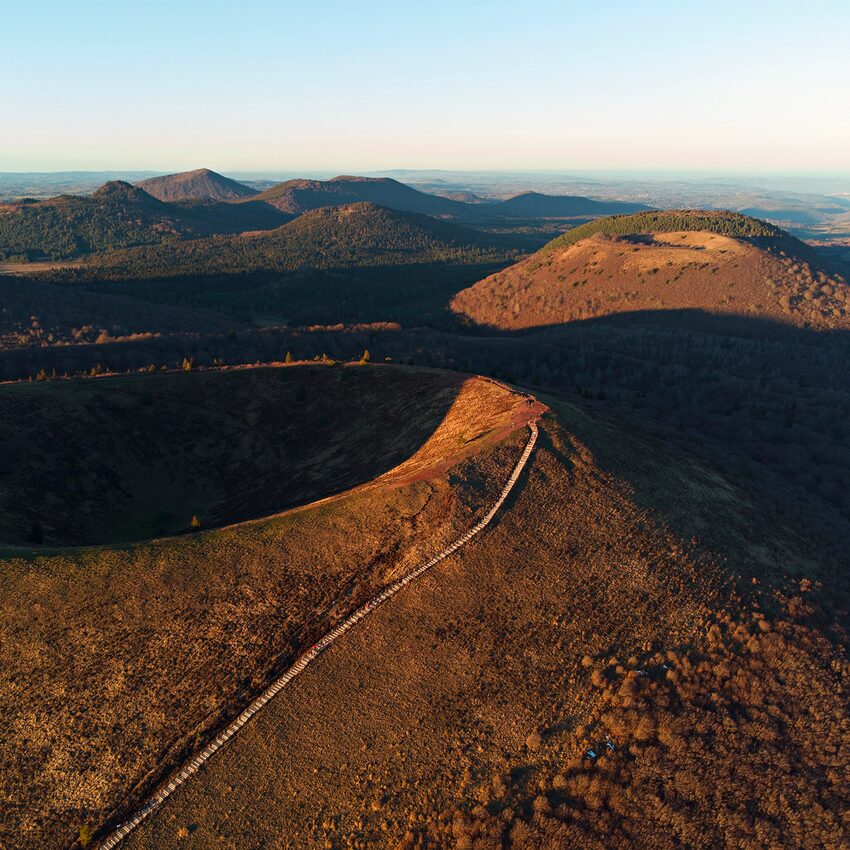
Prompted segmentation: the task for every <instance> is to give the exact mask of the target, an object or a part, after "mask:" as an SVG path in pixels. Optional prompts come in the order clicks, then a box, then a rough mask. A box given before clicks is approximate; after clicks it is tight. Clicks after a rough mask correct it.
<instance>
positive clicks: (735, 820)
mask: <svg viewBox="0 0 850 850" xmlns="http://www.w3.org/2000/svg"><path fill="white" fill-rule="evenodd" d="M546 401H547V402H550V403H551V404H552V405H553V407H554V410H555V415H554V416H552V417H547V419H546V420H545V425H544V427H543V431H542V436H541V442H540V448H539V450H538V451H537V452H536V454H535V457H534V459H533V465H532V467H531V469H530V471H529V473H528V477H527V480H526V481H525V482H524V483H523V484H522V486H521V489H520V491H519V492H518V494H517V496H516V497H515V498H514V499H512V500H511V502H510V504H509V507H508V510H507V511H506V513H505V514H504V515H503V516H502V518H501V519H500V521H499V522H498V524H497V526H496V527H495V528H494V529H493V530H492V531H490V532H488V533H487V535H486V536H485V537H484V538H483V539H482V540H481V541H480V542H476V543H475V544H474V545H473V546H470V547H469V548H468V549H466V550H464V551H463V552H462V553H461V554H460V556H459V557H458V558H456V559H453V560H451V561H449V562H446V563H445V564H444V565H443V566H441V567H440V568H439V569H438V570H437V571H435V572H434V573H433V574H430V575H429V576H428V577H426V578H425V579H424V580H423V581H422V582H421V583H419V584H418V585H416V586H414V587H412V588H410V589H409V591H406V592H405V593H404V594H402V595H400V596H399V597H398V598H397V599H396V600H394V601H393V604H392V605H391V606H388V607H387V608H386V609H382V610H380V611H378V612H377V613H376V614H375V615H374V617H372V618H370V619H369V620H367V621H366V623H364V625H363V627H362V628H360V629H358V630H357V631H355V632H353V633H352V634H351V635H350V636H349V637H346V639H345V641H344V642H342V643H340V644H339V645H337V646H335V647H334V648H333V649H332V650H331V651H330V652H329V653H328V654H327V655H326V656H325V657H323V659H322V662H321V663H320V664H319V665H317V666H316V667H315V668H314V669H313V670H311V671H310V672H309V673H308V674H307V675H305V677H304V678H303V680H301V681H299V684H298V686H297V687H295V688H293V689H292V690H291V691H290V692H288V693H287V694H285V695H284V696H283V698H282V699H280V700H279V701H278V702H277V703H275V704H273V705H272V707H271V708H270V709H268V710H267V712H266V713H265V714H264V715H263V716H262V717H260V718H259V719H258V720H257V721H256V722H255V723H254V724H252V725H251V726H250V727H248V728H247V729H246V730H245V732H244V734H243V735H242V736H241V737H240V738H239V739H238V740H237V741H236V742H235V743H234V744H233V745H232V746H231V747H230V748H228V750H227V751H225V752H224V753H222V754H221V757H220V758H218V759H216V760H215V761H214V762H213V763H211V764H210V766H209V769H208V770H207V771H206V772H205V773H204V774H203V775H202V776H201V777H199V778H198V779H196V780H193V782H192V783H190V784H189V785H187V786H186V787H184V788H183V789H181V791H180V792H179V793H178V794H177V795H175V796H174V797H173V798H171V800H169V802H168V804H167V805H166V806H165V807H164V808H163V809H162V810H161V811H160V812H159V813H157V814H156V815H155V816H154V817H152V818H151V819H150V820H149V821H148V822H147V823H146V824H145V825H144V826H142V827H141V828H140V829H139V830H138V831H137V833H135V834H134V835H133V836H131V838H130V839H129V841H128V845H127V846H128V848H139V849H140V848H142V847H150V846H156V847H158V848H163V850H166V848H177V847H181V846H183V842H184V840H185V839H184V837H185V836H186V835H188V834H189V831H190V830H191V841H192V846H193V847H198V848H212V847H220V846H233V847H246V846H262V845H263V844H264V843H270V844H271V843H276V842H279V840H280V836H286V839H285V841H284V842H283V843H282V844H281V845H280V846H292V847H327V846H331V847H361V848H366V847H372V846H394V847H395V846H401V847H405V848H414V847H421V846H432V844H433V845H434V846H438V847H445V848H459V847H466V848H481V850H490V848H501V847H512V848H544V847H552V846H581V847H589V848H598V849H599V850H603V848H605V850H607V848H610V847H611V846H614V845H615V844H616V846H617V847H640V848H646V850H649V848H658V847H664V848H666V847H672V846H673V845H674V843H675V842H677V841H678V842H679V844H678V845H676V846H681V844H683V843H684V844H687V845H688V846H692V847H699V848H705V850H708V848H713V847H717V846H730V845H735V846H742V847H748V848H753V850H755V848H756V847H762V846H765V845H764V844H763V843H759V842H760V840H762V839H763V838H764V836H769V838H770V840H771V841H772V846H776V847H789V848H790V847H812V848H814V847H820V846H828V847H836V848H837V847H839V846H841V842H842V841H845V840H846V839H847V837H848V833H847V825H846V824H842V823H841V822H840V815H838V814H836V813H838V812H840V811H841V810H842V808H843V807H846V803H847V796H846V785H844V784H842V783H843V780H842V777H843V776H844V774H845V773H846V769H845V767H842V766H841V765H842V760H841V757H840V752H842V749H841V748H846V747H847V746H850V740H848V736H847V732H846V729H845V728H842V725H841V724H842V723H843V719H844V718H845V717H846V696H845V695H844V691H843V689H844V688H846V685H847V681H848V673H849V672H850V671H848V670H847V665H846V661H844V660H842V659H841V657H840V656H839V655H837V654H836V653H835V651H834V650H833V649H832V648H831V647H830V646H829V645H828V644H826V643H824V642H823V640H822V639H821V638H819V637H818V636H817V633H816V632H812V631H811V630H810V629H808V628H807V627H806V626H804V625H803V624H802V622H801V619H800V618H802V620H803V621H804V620H805V613H803V614H800V613H799V610H798V613H797V618H798V619H797V622H796V624H795V623H793V622H791V623H790V625H787V626H785V625H780V624H781V623H783V622H784V623H787V622H788V621H789V619H790V616H789V612H790V611H791V610H792V609H793V608H794V604H793V603H790V602H789V600H788V598H787V597H786V598H785V601H786V602H789V604H788V605H787V606H786V607H784V608H781V606H780V608H778V607H777V606H778V602H777V599H776V597H775V596H774V592H773V591H774V588H776V587H777V585H776V584H775V583H770V584H768V585H765V589H764V592H763V594H760V593H759V590H758V588H760V585H759V586H753V585H751V584H750V580H751V576H761V580H763V581H767V580H768V579H767V577H768V576H769V575H770V572H771V570H772V567H771V563H772V562H774V559H775V555H774V554H773V552H772V551H771V549H772V547H776V551H777V552H779V553H781V554H782V556H783V557H785V558H786V559H787V561H790V562H794V561H797V562H799V563H804V562H805V561H806V558H807V557H808V555H809V553H808V552H806V551H805V548H806V547H805V546H803V545H801V544H800V543H799V541H797V540H795V539H794V538H793V537H788V536H787V532H786V531H784V530H783V529H782V528H781V527H777V528H774V527H770V528H767V527H764V526H756V525H755V524H754V522H753V519H754V518H753V517H751V516H750V510H751V508H750V506H749V505H748V504H747V502H746V500H745V499H743V498H742V496H741V494H740V493H739V492H738V491H737V490H736V489H735V488H734V487H733V486H730V485H729V484H728V483H727V482H725V481H723V480H722V479H719V478H718V477H717V476H715V475H713V474H710V473H708V472H706V471H704V470H702V469H701V468H700V467H699V466H698V465H696V464H694V463H693V462H692V461H690V460H689V459H688V458H686V457H683V456H680V455H677V454H675V453H671V452H670V451H669V450H667V449H664V448H662V447H660V446H658V445H655V444H652V443H644V442H642V441H639V440H636V439H635V438H634V437H632V436H630V435H628V434H625V433H623V432H622V431H620V430H618V429H615V428H613V427H611V426H609V425H606V424H605V423H601V422H599V421H597V420H593V419H590V418H588V417H587V416H584V415H583V414H581V413H580V412H579V411H577V410H576V409H575V408H572V407H570V406H568V405H565V404H562V403H561V402H559V401H557V400H554V399H546ZM695 534H696V535H697V536H698V538H699V540H698V542H696V541H694V542H692V536H693V535H695ZM729 553H732V554H733V559H732V560H731V561H730V562H728V563H726V564H723V563H722V558H723V557H724V556H725V555H727V554H729ZM734 553H742V557H740V558H737V557H734ZM785 566H786V567H789V566H790V564H788V563H786V564H785ZM737 573H741V574H742V575H743V580H742V581H741V582H740V584H741V585H742V586H750V587H756V588H757V589H756V590H754V591H753V598H752V599H751V602H752V601H755V602H759V603H760V604H761V605H762V606H763V609H766V608H767V607H768V605H767V604H766V603H768V601H769V600H772V614H770V615H769V616H770V617H771V619H772V620H773V622H774V623H776V624H777V626H776V631H777V634H776V636H775V639H774V638H770V639H765V637H762V638H759V637H758V635H759V634H761V635H762V636H766V635H769V634H770V632H769V629H767V628H764V627H759V625H758V624H759V622H761V621H760V620H758V619H757V618H758V616H761V615H759V614H758V613H757V612H754V609H752V608H750V607H749V605H750V604H751V602H750V603H741V602H739V601H736V597H735V594H734V590H733V588H734V585H735V574H737ZM790 587H792V588H793V585H790ZM786 589H787V588H786ZM797 592H799V589H798V591H797ZM802 596H804V597H806V598H807V599H808V594H807V593H805V592H804V593H803V594H802ZM783 604H784V603H783ZM807 604H809V603H808V601H804V602H802V603H800V605H802V607H803V608H805V606H806V605H807ZM727 611H728V612H730V613H729V614H728V615H727V613H726V612H727ZM739 627H740V628H739ZM736 635H737V637H735V636H736ZM736 641H737V644H736V643H735V642H736ZM747 641H749V643H747ZM742 643H743V644H744V645H746V649H745V648H744V647H743V646H742ZM733 645H736V646H737V647H738V648H737V649H736V650H735V652H736V655H735V657H734V660H733V656H732V655H731V652H732V648H733ZM693 650H697V651H703V652H705V653H706V656H705V657H706V659H707V660H708V661H709V662H710V665H711V667H710V672H709V670H707V669H704V668H700V667H699V666H698V661H697V660H696V659H695V657H694V656H690V657H688V653H689V652H690V651H693ZM724 653H725V657H724ZM612 659H614V663H609V662H611V661H612ZM662 662H666V663H667V664H668V666H672V667H675V668H676V670H677V673H676V674H675V675H673V674H671V675H670V676H667V677H666V678H665V671H664V669H663V668H662V667H661V664H662ZM738 664H740V665H742V668H743V669H746V671H747V672H746V676H748V677H749V676H756V677H757V678H758V680H759V681H760V683H761V685H760V686H756V685H755V683H754V680H753V679H748V678H744V679H740V680H739V679H737V678H735V670H736V668H737V665H738ZM637 667H646V668H647V669H648V670H649V671H650V675H649V677H648V678H647V683H646V685H645V686H644V685H640V687H639V689H638V690H640V688H644V689H645V691H644V692H641V694H640V696H638V691H636V692H635V700H634V701H633V702H632V703H631V704H630V703H629V702H628V700H627V697H628V694H629V693H630V691H629V688H631V687H633V684H632V683H633V682H634V680H635V679H636V678H638V677H637V676H636V674H635V673H634V672H632V673H631V674H627V672H626V671H627V670H629V669H631V670H634V669H635V668H637ZM700 670H701V672H698V671H700ZM724 671H725V672H724ZM627 675H628V678H629V681H630V684H628V685H627V686H626V687H625V688H623V689H622V690H621V689H620V685H621V683H622V680H623V678H624V677H626V676H627ZM700 676H702V677H703V679H702V682H704V684H703V685H700V684H698V683H699V677H700ZM718 676H719V677H721V680H720V681H717V680H716V677H718ZM677 677H678V678H677ZM712 677H715V678H714V679H712ZM724 677H725V678H724ZM709 683H713V685H714V686H715V687H717V688H718V690H720V691H722V692H723V694H728V695H729V696H730V698H731V701H729V702H727V700H726V697H725V696H724V697H722V698H721V699H720V701H719V703H718V704H717V713H716V715H712V713H711V711H710V710H709V711H708V712H706V708H705V706H706V704H708V705H709V706H710V705H711V702H710V700H707V696H706V695H705V693H704V691H703V690H702V688H703V687H705V686H706V685H709ZM786 683H787V684H786ZM651 688H657V692H658V693H660V694H661V695H662V696H663V695H664V694H665V693H667V691H668V690H670V689H672V698H671V696H670V695H668V696H667V697H665V698H666V699H667V700H668V703H667V704H666V705H661V706H659V705H653V704H652V700H653V699H655V697H654V696H652V694H654V693H655V691H652V692H651V693H650V691H651ZM648 694H649V695H648ZM735 700H737V706H738V708H737V710H736V705H735ZM656 702H657V700H656ZM341 706H345V710H344V713H342V712H341V711H340V707H341ZM606 709H607V711H608V713H607V714H606ZM612 711H613V714H611V712H612ZM697 723H699V724H702V726H700V727H699V728H698V727H697ZM718 723H719V724H722V726H723V728H722V730H721V731H717V732H716V733H715V731H714V730H715V726H716V724H718ZM783 724H787V725H784V726H783ZM707 730H711V732H708V734H717V739H716V740H717V742H718V743H717V746H718V749H717V753H718V756H716V757H712V758H710V759H708V758H706V757H705V752H706V750H708V751H711V749H712V739H711V738H708V739H706V740H703V739H702V738H701V737H700V735H701V734H706V733H707ZM606 731H610V733H611V734H612V736H613V738H614V740H616V741H617V745H618V747H619V749H618V752H617V755H616V757H611V758H609V759H608V760H607V761H604V762H603V764H602V765H601V766H600V767H599V768H598V769H595V768H593V767H591V766H587V765H585V766H582V763H581V760H580V758H577V756H580V755H581V753H582V752H583V751H584V750H585V749H586V748H587V747H588V746H593V745H597V741H598V740H601V741H603V742H604V733H605V732H606ZM615 759H616V761H615ZM618 762H619V766H616V765H617V763H618ZM718 763H720V764H718ZM843 764H844V765H846V761H845V762H843ZM703 767H705V769H706V770H707V771H709V775H710V776H711V777H712V782H713V783H716V784H713V785H712V786H711V787H703V786H702V785H701V783H702V778H703V777H702V773H701V770H702V769H703ZM780 794H785V795H787V796H786V798H784V799H780ZM738 801H753V803H752V805H750V804H748V805H749V808H748V809H747V810H743V809H742V808H740V807H739V804H738ZM818 801H828V806H829V808H830V813H829V814H827V813H826V812H824V811H823V810H822V809H820V808H818V806H817V802H818ZM423 840H428V841H429V842H430V843H429V844H427V845H425V844H423V843H422V842H423ZM830 842H831V843H830Z"/></svg>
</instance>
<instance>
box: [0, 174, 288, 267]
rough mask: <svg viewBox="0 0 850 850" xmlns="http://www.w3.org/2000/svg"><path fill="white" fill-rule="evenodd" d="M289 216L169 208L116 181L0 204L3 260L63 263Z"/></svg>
mask: <svg viewBox="0 0 850 850" xmlns="http://www.w3.org/2000/svg"><path fill="white" fill-rule="evenodd" d="M289 218H291V216H287V215H285V214H283V213H281V212H280V211H278V210H275V209H274V208H273V207H269V206H268V205H266V204H251V203H247V204H239V205H237V204H225V203H215V202H194V203H190V202H187V203H183V204H167V203H164V202H162V201H159V200H157V199H156V198H154V197H152V196H151V195H149V194H148V193H147V192H145V191H144V190H143V189H140V188H138V187H136V186H131V185H130V184H129V183H123V182H121V181H114V182H111V183H107V184H106V185H104V186H102V187H101V188H100V189H98V190H97V191H96V192H95V193H94V194H92V195H89V196H72V195H65V196H61V197H58V198H54V199H52V200H48V201H21V202H17V203H12V204H0V259H2V260H19V261H32V260H41V259H48V260H63V259H69V258H73V257H80V256H84V255H87V254H91V253H93V252H99V251H109V250H113V249H116V248H122V247H129V246H132V245H147V244H153V243H161V242H166V241H169V240H174V239H185V238H197V237H201V236H208V235H211V234H214V233H235V232H240V231H243V230H248V229H254V230H259V229H267V228H270V227H277V226H278V225H280V224H281V223H283V222H285V221H287V220H288V219H289Z"/></svg>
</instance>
